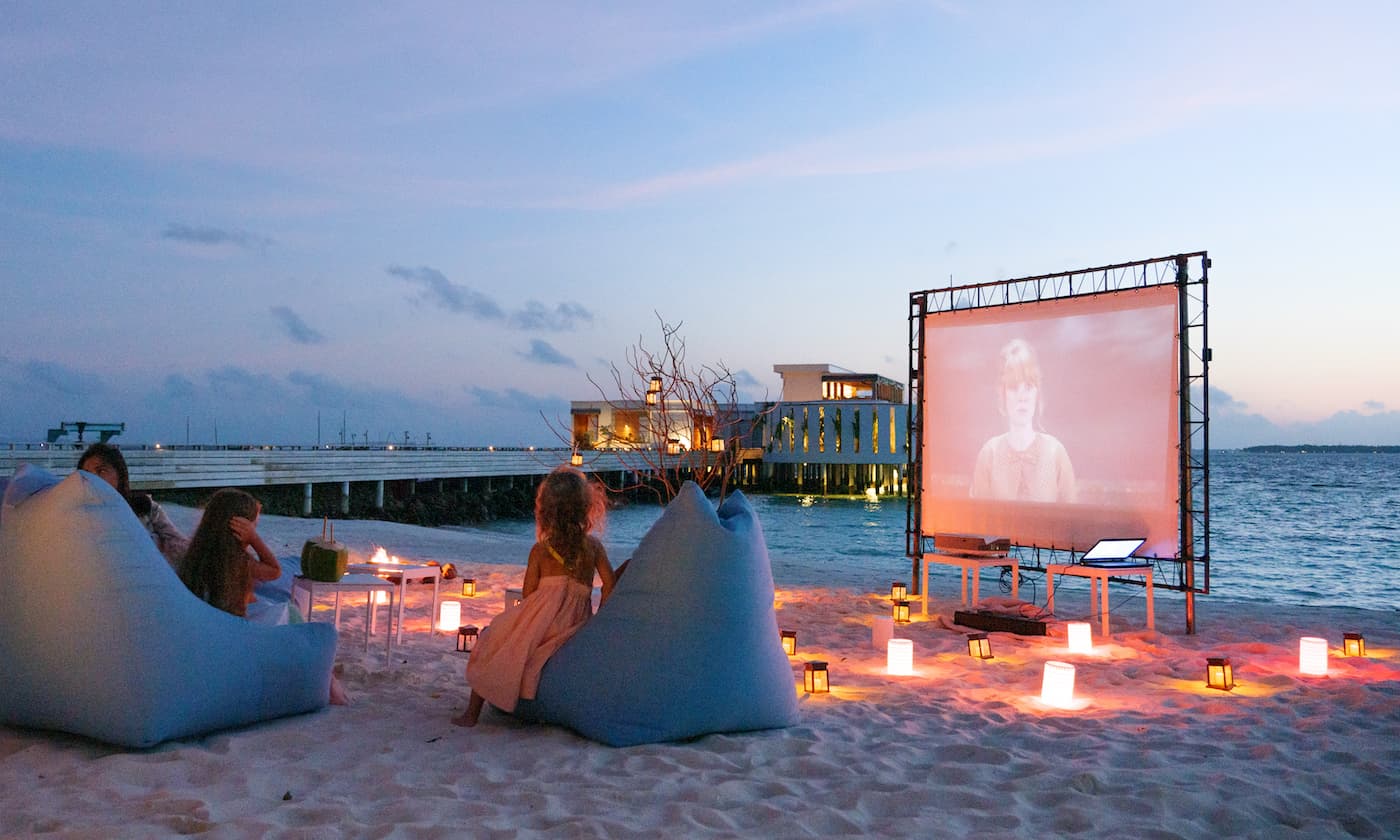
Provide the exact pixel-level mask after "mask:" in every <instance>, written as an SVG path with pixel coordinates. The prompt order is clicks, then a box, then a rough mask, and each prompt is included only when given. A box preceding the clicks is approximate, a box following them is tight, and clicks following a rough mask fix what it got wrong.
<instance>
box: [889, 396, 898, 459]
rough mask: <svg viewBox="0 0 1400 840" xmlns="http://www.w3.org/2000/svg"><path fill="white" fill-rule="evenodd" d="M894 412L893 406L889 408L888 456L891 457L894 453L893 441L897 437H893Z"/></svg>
mask: <svg viewBox="0 0 1400 840" xmlns="http://www.w3.org/2000/svg"><path fill="white" fill-rule="evenodd" d="M894 411H895V409H894V406H890V454H891V455H893V454H894V451H895V450H894V444H895V440H894V439H895V438H896V437H897V435H895V425H894Z"/></svg>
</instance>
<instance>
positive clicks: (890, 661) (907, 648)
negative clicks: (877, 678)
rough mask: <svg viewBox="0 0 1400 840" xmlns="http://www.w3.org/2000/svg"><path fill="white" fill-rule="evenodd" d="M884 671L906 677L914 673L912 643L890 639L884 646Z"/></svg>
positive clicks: (905, 640) (906, 640)
mask: <svg viewBox="0 0 1400 840" xmlns="http://www.w3.org/2000/svg"><path fill="white" fill-rule="evenodd" d="M885 671H886V672H887V673H890V674H894V675H895V676H900V677H908V676H912V675H913V673H914V643H913V642H911V641H910V640H908V639H890V640H889V642H888V644H887V645H886V652H885Z"/></svg>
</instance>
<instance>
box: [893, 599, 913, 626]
mask: <svg viewBox="0 0 1400 840" xmlns="http://www.w3.org/2000/svg"><path fill="white" fill-rule="evenodd" d="M890 617H891V618H893V619H894V623H895V624H908V623H909V602H908V601H895V602H894V609H892V610H891V611H890Z"/></svg>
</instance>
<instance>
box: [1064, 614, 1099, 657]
mask: <svg viewBox="0 0 1400 840" xmlns="http://www.w3.org/2000/svg"><path fill="white" fill-rule="evenodd" d="M1065 629H1066V630H1067V631H1068V632H1069V652H1070V653H1093V652H1094V642H1093V640H1092V639H1091V638H1090V636H1089V622H1087V621H1071V622H1069V623H1068V624H1066V625H1065Z"/></svg>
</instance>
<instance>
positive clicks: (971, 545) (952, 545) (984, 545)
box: [933, 534, 1011, 554]
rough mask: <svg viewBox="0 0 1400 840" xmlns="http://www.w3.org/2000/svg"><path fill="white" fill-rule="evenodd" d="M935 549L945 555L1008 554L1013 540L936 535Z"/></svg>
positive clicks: (960, 535) (934, 538) (966, 535)
mask: <svg viewBox="0 0 1400 840" xmlns="http://www.w3.org/2000/svg"><path fill="white" fill-rule="evenodd" d="M933 548H934V550H935V551H940V552H943V553H945V554H1006V553H1007V552H1008V551H1010V550H1011V539H1010V538H1009V537H988V536H983V535H981V534H934V535H933Z"/></svg>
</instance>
